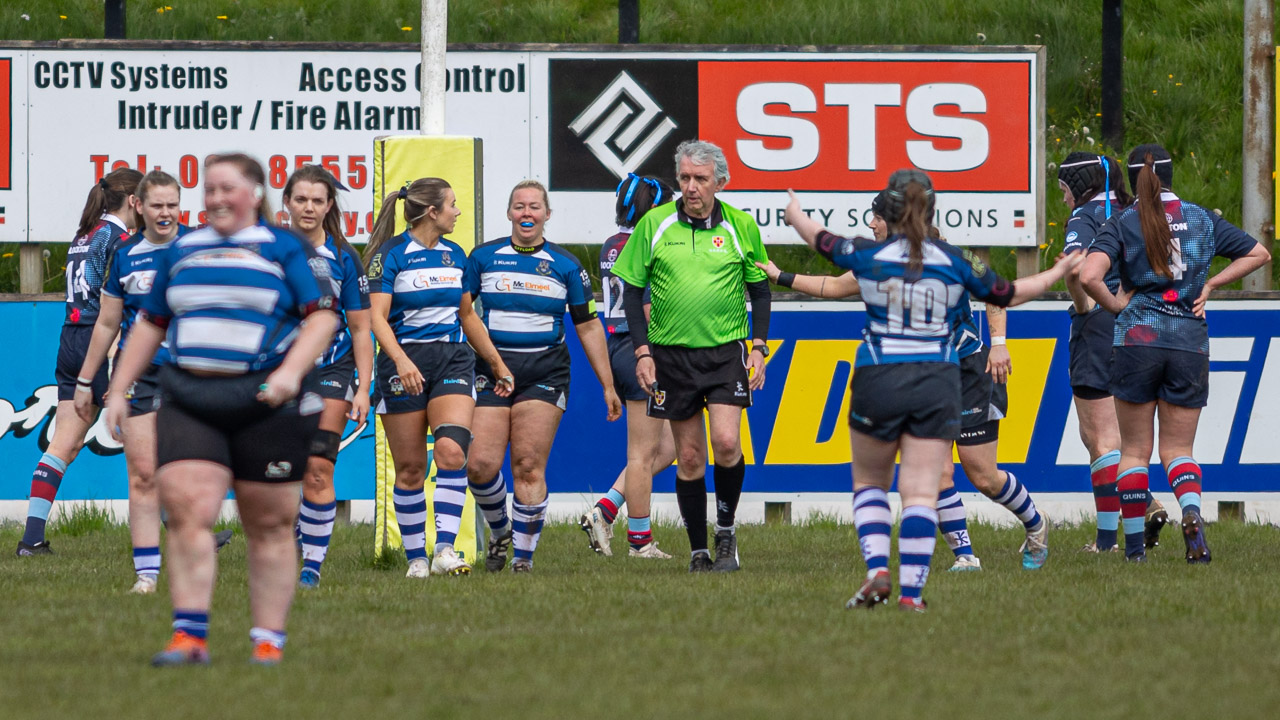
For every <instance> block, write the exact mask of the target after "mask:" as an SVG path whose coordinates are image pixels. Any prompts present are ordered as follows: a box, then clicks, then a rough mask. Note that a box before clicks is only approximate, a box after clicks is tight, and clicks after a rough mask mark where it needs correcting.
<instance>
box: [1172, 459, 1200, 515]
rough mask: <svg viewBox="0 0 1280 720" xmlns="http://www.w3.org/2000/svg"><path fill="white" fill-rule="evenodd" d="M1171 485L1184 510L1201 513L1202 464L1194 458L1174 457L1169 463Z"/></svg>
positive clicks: (1185, 511)
mask: <svg viewBox="0 0 1280 720" xmlns="http://www.w3.org/2000/svg"><path fill="white" fill-rule="evenodd" d="M1169 485H1171V486H1172V487H1173V494H1174V495H1175V496H1177V498H1178V504H1179V505H1181V506H1182V512H1184V513H1187V512H1192V511H1194V512H1195V513H1196V514H1197V515H1199V514H1200V464H1199V463H1197V462H1196V461H1195V459H1194V458H1189V457H1180V458H1174V459H1173V462H1171V463H1169Z"/></svg>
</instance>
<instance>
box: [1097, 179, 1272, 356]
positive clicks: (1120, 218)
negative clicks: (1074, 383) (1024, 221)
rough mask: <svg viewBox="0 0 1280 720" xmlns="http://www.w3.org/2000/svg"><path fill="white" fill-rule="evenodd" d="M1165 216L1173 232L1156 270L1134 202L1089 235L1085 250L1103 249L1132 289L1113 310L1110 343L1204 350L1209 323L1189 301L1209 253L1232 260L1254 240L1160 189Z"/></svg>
mask: <svg viewBox="0 0 1280 720" xmlns="http://www.w3.org/2000/svg"><path fill="white" fill-rule="evenodd" d="M1160 201H1161V202H1162V203H1163V205H1164V216H1165V220H1167V221H1168V223H1169V230H1170V231H1172V234H1173V253H1172V255H1171V256H1170V258H1169V270H1170V272H1171V274H1172V276H1173V277H1164V276H1163V275H1158V274H1156V271H1155V270H1153V269H1152V268H1151V263H1150V262H1149V261H1148V260H1147V245H1146V241H1145V240H1144V239H1143V236H1142V226H1141V224H1140V223H1139V221H1138V204H1137V203H1134V204H1133V205H1131V206H1130V207H1128V208H1126V209H1125V210H1123V211H1121V212H1120V213H1119V214H1118V215H1115V216H1113V217H1112V219H1111V220H1110V222H1108V223H1106V224H1105V225H1103V226H1102V228H1101V229H1100V230H1099V231H1098V236H1097V237H1096V238H1094V240H1093V245H1092V246H1090V248H1089V252H1090V254H1092V253H1105V254H1106V256H1107V257H1109V258H1110V259H1111V267H1112V268H1113V269H1115V268H1118V269H1119V273H1120V279H1121V284H1122V285H1123V286H1124V287H1125V288H1131V289H1132V290H1133V293H1134V294H1133V298H1132V299H1131V300H1130V301H1129V304H1128V306H1126V307H1125V309H1124V310H1121V311H1120V314H1119V315H1117V316H1116V330H1115V337H1114V340H1113V343H1112V344H1113V345H1114V346H1116V347H1122V346H1133V345H1138V346H1147V347H1160V348H1169V349H1172V350H1187V351H1190V352H1197V353H1200V354H1202V355H1208V354H1209V325H1208V323H1206V322H1205V319H1204V318H1199V317H1196V316H1195V314H1194V313H1193V312H1192V310H1191V309H1192V306H1193V305H1194V303H1195V301H1196V299H1197V298H1199V297H1200V293H1201V292H1202V291H1203V290H1204V284H1205V281H1206V280H1208V279H1209V262H1210V261H1211V260H1212V259H1213V256H1214V255H1221V256H1222V257H1225V258H1228V259H1231V260H1234V259H1236V258H1241V257H1244V256H1245V255H1248V254H1249V252H1250V251H1251V250H1253V247H1254V246H1255V245H1257V244H1258V241H1257V240H1254V239H1253V238H1252V237H1250V236H1249V235H1248V233H1246V232H1245V231H1243V230H1241V229H1240V228H1238V227H1236V226H1235V225H1232V224H1231V223H1229V222H1227V221H1226V220H1223V219H1222V218H1221V217H1219V216H1218V215H1217V214H1216V213H1212V212H1210V211H1208V210H1206V209H1204V208H1202V207H1200V206H1199V205H1196V204H1195V203H1190V202H1185V201H1183V200H1181V199H1179V198H1178V196H1177V195H1174V194H1173V193H1171V192H1169V191H1167V190H1166V191H1165V192H1162V193H1160Z"/></svg>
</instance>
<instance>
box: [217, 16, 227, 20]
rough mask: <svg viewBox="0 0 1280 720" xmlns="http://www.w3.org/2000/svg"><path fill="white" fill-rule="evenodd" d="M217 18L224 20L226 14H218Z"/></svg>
mask: <svg viewBox="0 0 1280 720" xmlns="http://www.w3.org/2000/svg"><path fill="white" fill-rule="evenodd" d="M218 19H219V20H226V19H227V16H226V15H219V16H218Z"/></svg>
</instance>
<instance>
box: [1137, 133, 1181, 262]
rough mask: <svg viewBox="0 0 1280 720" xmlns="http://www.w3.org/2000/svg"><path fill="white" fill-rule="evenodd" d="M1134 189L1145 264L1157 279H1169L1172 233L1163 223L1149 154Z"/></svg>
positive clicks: (1157, 180) (1159, 186)
mask: <svg viewBox="0 0 1280 720" xmlns="http://www.w3.org/2000/svg"><path fill="white" fill-rule="evenodd" d="M1134 189H1135V190H1136V191H1137V195H1138V206H1137V207H1138V223H1139V226H1140V227H1141V228H1142V239H1143V240H1144V241H1145V242H1146V246H1147V263H1149V264H1150V265H1151V269H1152V270H1154V271H1155V273H1156V274H1157V275H1160V276H1161V277H1165V278H1170V279H1172V278H1173V271H1172V270H1170V269H1169V257H1170V256H1171V255H1172V254H1173V233H1172V232H1171V231H1170V230H1169V221H1168V220H1166V219H1165V213H1164V204H1163V203H1161V202H1160V190H1161V185H1160V178H1158V177H1156V171H1155V165H1154V158H1153V157H1152V155H1151V153H1149V152H1148V153H1146V154H1145V155H1144V156H1143V160H1142V168H1141V169H1140V170H1138V183H1137V187H1135V188H1134Z"/></svg>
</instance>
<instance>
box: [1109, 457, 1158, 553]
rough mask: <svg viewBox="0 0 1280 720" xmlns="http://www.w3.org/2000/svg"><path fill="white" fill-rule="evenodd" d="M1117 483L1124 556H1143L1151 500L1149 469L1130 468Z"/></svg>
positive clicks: (1121, 474) (1118, 478) (1120, 476)
mask: <svg viewBox="0 0 1280 720" xmlns="http://www.w3.org/2000/svg"><path fill="white" fill-rule="evenodd" d="M1116 482H1117V484H1118V485H1119V486H1120V515H1121V517H1123V518H1124V554H1125V556H1126V557H1133V556H1135V555H1142V554H1144V553H1145V552H1146V548H1145V547H1144V546H1143V542H1142V531H1143V525H1145V524H1146V523H1145V521H1146V516H1147V500H1148V499H1149V498H1150V492H1149V489H1148V488H1149V483H1150V480H1149V479H1148V478H1147V469H1146V468H1145V467H1134V468H1129V469H1128V470H1125V471H1124V472H1122V473H1120V475H1119V477H1117V478H1116Z"/></svg>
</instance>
